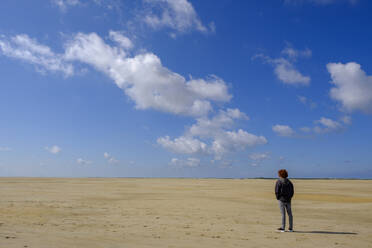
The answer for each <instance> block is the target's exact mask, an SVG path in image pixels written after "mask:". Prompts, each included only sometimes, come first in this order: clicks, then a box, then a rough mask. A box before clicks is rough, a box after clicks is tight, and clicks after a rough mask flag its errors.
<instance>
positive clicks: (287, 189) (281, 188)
mask: <svg viewBox="0 0 372 248" xmlns="http://www.w3.org/2000/svg"><path fill="white" fill-rule="evenodd" d="M278 176H279V179H278V181H276V184H275V195H276V199H277V200H278V201H279V208H280V212H281V214H282V226H281V227H280V228H278V231H280V232H284V231H285V219H286V217H285V212H286V210H287V213H288V217H289V229H288V231H290V232H293V216H292V209H291V199H292V197H293V194H294V188H293V184H292V182H291V181H289V179H288V178H287V177H288V172H287V171H286V170H284V169H282V170H279V171H278Z"/></svg>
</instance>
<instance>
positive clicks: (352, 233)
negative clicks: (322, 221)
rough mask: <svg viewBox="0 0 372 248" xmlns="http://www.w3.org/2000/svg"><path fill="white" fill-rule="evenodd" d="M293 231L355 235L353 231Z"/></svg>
mask: <svg viewBox="0 0 372 248" xmlns="http://www.w3.org/2000/svg"><path fill="white" fill-rule="evenodd" d="M294 232H295V233H317V234H345V235H357V233H355V232H328V231H294Z"/></svg>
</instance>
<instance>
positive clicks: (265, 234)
mask: <svg viewBox="0 0 372 248" xmlns="http://www.w3.org/2000/svg"><path fill="white" fill-rule="evenodd" d="M274 183H275V181H274V179H266V180H262V179H238V180H231V179H165V178H156V179H155V178H154V179H145V178H110V179H109V178H85V179H79V178H74V179H66V178H0V188H1V190H0V247H6V248H13V247H29V248H31V247H35V248H62V247H63V248H66V247H69V248H71V247H77V248H85V247H86V248H88V247H89V248H94V247H102V248H103V247H104V248H119V247H120V248H125V247H135V248H141V247H148V248H150V247H162V248H163V247H200V248H201V247H203V248H205V247H223V248H228V247H286V248H287V247H311V248H314V247H345V248H346V247H347V248H349V247H372V181H370V180H315V179H314V180H298V179H294V180H293V183H294V185H295V197H294V200H293V204H292V205H293V212H294V227H295V231H296V232H294V233H277V232H275V229H276V228H278V227H279V225H280V212H279V208H278V203H277V201H276V200H275V196H274V192H273V190H274Z"/></svg>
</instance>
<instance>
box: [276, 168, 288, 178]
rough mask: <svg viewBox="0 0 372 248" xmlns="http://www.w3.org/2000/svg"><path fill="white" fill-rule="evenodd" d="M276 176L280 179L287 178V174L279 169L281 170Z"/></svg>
mask: <svg viewBox="0 0 372 248" xmlns="http://www.w3.org/2000/svg"><path fill="white" fill-rule="evenodd" d="M278 175H279V176H280V177H282V178H287V177H288V172H287V170H285V169H281V170H279V171H278Z"/></svg>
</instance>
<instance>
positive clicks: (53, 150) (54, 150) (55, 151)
mask: <svg viewBox="0 0 372 248" xmlns="http://www.w3.org/2000/svg"><path fill="white" fill-rule="evenodd" d="M45 150H47V151H48V152H50V153H52V154H58V153H60V152H61V151H62V149H61V148H60V147H59V146H56V145H54V146H51V147H45Z"/></svg>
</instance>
